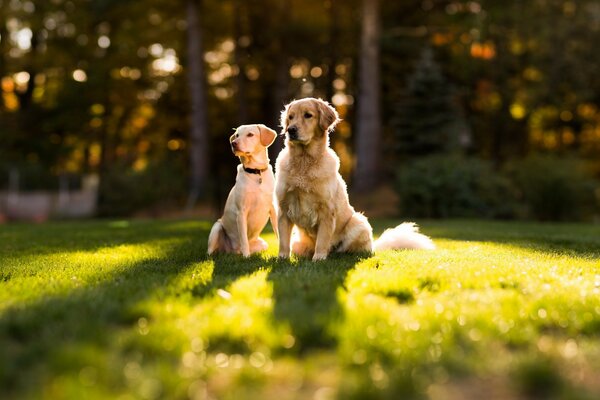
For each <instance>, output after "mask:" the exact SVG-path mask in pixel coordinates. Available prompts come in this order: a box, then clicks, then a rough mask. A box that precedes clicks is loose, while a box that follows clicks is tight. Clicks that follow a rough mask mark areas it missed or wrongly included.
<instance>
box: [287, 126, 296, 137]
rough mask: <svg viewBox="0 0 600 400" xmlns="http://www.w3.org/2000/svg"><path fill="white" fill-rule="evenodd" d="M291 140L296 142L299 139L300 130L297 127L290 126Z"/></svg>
mask: <svg viewBox="0 0 600 400" xmlns="http://www.w3.org/2000/svg"><path fill="white" fill-rule="evenodd" d="M287 132H288V135H289V136H290V139H292V140H296V139H298V128H297V127H295V126H290V127H289V128H288V130H287Z"/></svg>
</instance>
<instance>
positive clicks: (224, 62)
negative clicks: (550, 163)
mask: <svg viewBox="0 0 600 400" xmlns="http://www.w3.org/2000/svg"><path fill="white" fill-rule="evenodd" d="M198 4H199V7H200V13H199V14H200V17H201V23H202V26H203V29H202V33H203V38H204V39H205V40H204V42H205V43H204V45H205V46H204V47H205V54H204V61H205V67H206V68H205V71H206V77H205V78H206V81H207V84H208V85H207V95H208V102H207V105H206V107H207V110H206V111H207V114H208V120H209V121H208V123H209V132H210V138H209V143H208V144H207V147H208V154H209V158H210V160H209V161H210V162H209V165H210V169H211V170H216V169H222V168H223V169H225V167H227V166H224V165H217V164H225V162H223V161H222V160H224V159H225V158H224V157H222V155H223V153H227V151H228V149H227V143H226V142H225V140H226V138H227V136H228V135H227V133H228V132H230V130H231V128H233V127H235V126H236V125H238V124H241V123H253V122H264V123H267V125H270V126H271V127H273V128H276V126H277V117H278V114H279V111H280V110H281V108H282V106H283V104H285V103H286V102H287V101H289V100H290V99H292V98H297V97H303V96H309V95H312V96H318V97H324V98H327V99H328V100H330V101H333V102H334V103H335V104H336V106H337V108H338V111H339V112H340V114H341V115H342V118H343V120H344V121H343V123H342V124H340V125H339V126H338V128H337V129H336V134H335V135H333V137H332V140H333V145H334V147H335V149H336V151H338V152H339V153H340V154H341V161H342V168H343V170H344V173H345V175H346V176H351V175H352V171H351V169H352V168H353V166H354V165H357V163H355V162H354V161H355V157H354V156H355V153H356V151H355V150H356V149H355V148H354V149H353V148H352V143H354V142H355V140H354V139H355V136H356V135H357V134H358V133H357V132H356V130H355V129H354V127H355V126H356V125H357V124H356V117H355V114H356V109H357V108H358V104H359V103H360V102H361V101H362V95H363V93H359V90H358V89H357V84H356V82H357V76H358V74H357V70H358V65H359V63H358V62H357V61H358V59H359V58H360V54H359V51H360V50H359V46H358V44H359V35H360V30H359V29H358V28H359V26H360V24H359V21H360V19H361V15H360V9H361V8H360V7H359V5H360V4H361V0H348V1H339V0H328V1H323V0H305V1H301V2H300V1H297V0H294V1H287V0H260V1H259V0H249V1H241V0H224V1H216V0H204V1H202V2H198ZM380 5H381V13H380V14H381V35H380V41H379V44H380V50H381V57H380V64H381V65H380V67H381V71H382V74H381V76H382V90H381V98H380V103H381V104H382V107H383V109H382V113H381V116H382V118H383V121H382V123H383V126H382V127H381V128H382V133H383V137H382V146H381V147H382V148H381V158H382V159H381V162H380V165H381V166H382V169H383V171H381V172H382V174H381V176H386V174H388V175H389V174H390V173H393V169H394V165H396V163H397V161H398V157H399V156H402V157H406V158H410V156H411V155H420V154H426V153H427V152H429V151H442V152H443V151H446V150H448V148H450V149H454V148H455V147H456V140H457V138H456V135H457V133H455V131H459V133H458V134H459V136H460V139H459V142H460V143H459V146H460V147H462V146H468V147H469V148H468V150H469V152H470V153H471V154H473V155H474V156H477V157H482V158H484V159H491V160H493V161H494V162H495V163H496V165H500V164H502V163H504V162H505V161H506V160H510V159H512V158H515V157H521V156H523V155H525V154H528V153H529V152H530V151H531V150H543V151H547V152H550V153H556V154H562V153H563V152H564V151H569V152H572V153H574V154H576V155H577V156H580V157H582V158H585V159H588V160H594V159H598V152H599V151H600V140H599V139H598V138H599V137H600V136H599V135H598V131H599V129H600V128H599V127H600V111H599V110H600V107H599V105H600V103H599V101H600V100H599V98H598V93H600V80H599V79H598V74H597V73H596V71H598V70H599V69H600V53H599V52H597V51H595V50H596V43H598V42H600V23H599V22H598V21H600V19H599V18H598V15H600V14H599V13H600V9H599V8H598V7H599V6H598V4H597V1H595V0H581V1H578V2H574V1H567V0H543V1H542V0H540V1H530V2H524V1H514V0H513V1H507V2H498V1H491V0H480V1H466V0H465V1H451V2H450V1H430V0H424V1H418V2H380ZM264 10H269V12H264ZM186 12H187V11H186V2H167V1H166V0H143V1H141V0H140V1H116V0H102V1H92V2H90V1H87V0H71V1H59V0H56V1H45V2H42V1H37V2H36V1H7V0H5V1H0V81H1V82H0V86H1V89H0V169H2V170H9V169H11V168H14V167H15V166H18V167H19V168H23V169H24V170H33V169H37V170H41V171H45V172H48V173H49V174H50V175H51V176H59V175H62V174H64V173H77V174H87V173H100V175H101V179H103V178H104V177H103V176H102V174H103V173H104V171H105V170H107V169H108V168H107V167H110V166H111V165H116V164H119V165H123V168H124V170H123V173H124V174H128V173H132V174H134V173H135V171H136V170H139V168H140V167H139V166H140V165H144V164H148V165H150V164H152V163H154V162H158V161H156V160H168V161H167V162H168V163H172V164H173V165H171V167H170V168H171V170H177V171H178V168H179V165H184V164H185V163H186V162H187V161H188V158H187V157H188V156H187V154H188V153H189V151H190V148H191V147H192V146H190V145H191V144H192V143H191V140H190V137H189V134H188V132H189V119H188V118H186V116H187V115H188V114H189V110H190V104H189V98H188V97H189V96H188V92H189V90H188V83H187V79H186V78H187V73H188V71H187V69H186V67H185V66H186V65H187V61H188V60H189V57H190V55H188V54H187V48H186V41H187V39H186V35H187V28H188V27H187V25H186ZM426 48H427V49H431V51H432V55H433V58H434V59H435V60H436V63H437V64H439V71H437V68H433V69H430V70H428V72H427V68H425V69H424V67H426V65H425V64H426V63H425V64H423V63H422V62H421V63H419V60H420V59H421V57H422V54H423V49H426ZM416 65H419V66H418V67H417V70H416V72H417V73H416V74H415V66H416ZM425 72H427V73H425ZM439 77H444V80H442V81H440V80H439V79H438V78H439ZM428 82H429V83H428ZM436 82H437V83H436ZM432 83H434V85H433V86H432V85H431V84H432ZM450 89H451V90H450ZM448 97H451V98H452V101H451V102H449V101H448ZM429 103H431V104H429ZM450 103H452V104H450ZM451 105H452V106H454V107H455V108H456V110H452V107H451ZM456 115H459V116H460V118H459V119H460V120H462V122H461V123H460V124H459V125H455V126H452V128H451V129H443V128H442V127H443V126H444V125H446V124H447V123H449V122H450V120H451V119H454V118H456ZM446 134H448V137H446V136H445V135H446ZM403 135H406V137H404V136H403ZM429 138H431V140H429ZM398 139H399V140H398ZM422 139H427V140H425V141H424V142H421V140H422ZM446 139H447V140H446ZM463 139H465V140H463ZM398 144H400V145H401V148H400V149H399V150H400V151H399V152H398V151H396V146H397V145H398ZM278 146H280V142H278V143H277V144H276V146H274V147H273V151H274V152H276V150H277V148H278ZM165 154H169V155H170V156H168V157H167V156H165ZM272 158H274V157H272ZM229 166H231V165H229ZM30 167H31V168H30ZM596 174H597V172H596ZM185 175H186V176H189V175H190V173H189V169H188V170H187V171H186V173H185ZM176 178H177V177H176ZM1 179H3V178H0V180H1ZM211 179H212V181H213V182H211V183H212V184H211V185H209V187H214V188H215V192H221V191H226V190H228V189H229V188H230V187H231V184H232V183H233V179H234V173H233V171H231V172H227V173H219V174H215V175H214V176H211ZM40 180H42V179H40ZM44 180H45V179H44ZM173 194H175V192H174V193H173ZM209 197H214V198H218V197H219V196H218V195H216V193H213V194H212V195H211V196H209ZM178 200H179V199H173V201H178ZM105 211H107V212H108V210H105Z"/></svg>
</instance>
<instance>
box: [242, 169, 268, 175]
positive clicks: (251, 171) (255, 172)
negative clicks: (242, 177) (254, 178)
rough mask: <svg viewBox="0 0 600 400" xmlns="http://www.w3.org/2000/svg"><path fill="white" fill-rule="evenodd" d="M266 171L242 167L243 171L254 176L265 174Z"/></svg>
mask: <svg viewBox="0 0 600 400" xmlns="http://www.w3.org/2000/svg"><path fill="white" fill-rule="evenodd" d="M266 170H267V168H263V169H257V168H246V167H244V171H246V172H247V173H249V174H256V175H260V174H261V173H262V172H265V171H266Z"/></svg>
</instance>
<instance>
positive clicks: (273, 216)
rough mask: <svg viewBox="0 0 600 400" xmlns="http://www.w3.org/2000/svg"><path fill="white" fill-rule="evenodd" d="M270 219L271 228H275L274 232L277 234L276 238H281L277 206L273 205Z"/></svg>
mask: <svg viewBox="0 0 600 400" xmlns="http://www.w3.org/2000/svg"><path fill="white" fill-rule="evenodd" d="M269 219H270V220H271V228H273V232H275V236H277V237H278V238H279V228H278V227H277V225H278V224H277V212H276V211H275V206H273V205H272V204H271V209H270V210H269Z"/></svg>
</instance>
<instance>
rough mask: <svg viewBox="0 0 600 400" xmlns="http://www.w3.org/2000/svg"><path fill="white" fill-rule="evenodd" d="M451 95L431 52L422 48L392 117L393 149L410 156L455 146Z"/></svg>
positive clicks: (455, 116) (457, 120)
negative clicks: (419, 57)
mask: <svg viewBox="0 0 600 400" xmlns="http://www.w3.org/2000/svg"><path fill="white" fill-rule="evenodd" d="M452 97H453V89H452V87H451V85H450V83H449V82H448V81H447V80H446V79H445V77H444V76H443V74H442V71H441V69H440V66H439V65H438V64H437V63H436V62H435V60H434V59H433V52H432V51H431V49H429V48H427V49H425V50H424V51H423V52H422V55H421V59H420V60H419V62H418V63H417V66H416V69H415V72H414V73H413V74H412V75H411V76H409V78H408V84H407V90H406V92H405V94H404V96H402V99H401V100H400V102H399V105H398V107H397V116H396V118H395V119H394V121H393V125H394V130H395V134H396V146H397V148H396V151H397V153H399V154H400V155H401V156H403V157H412V156H423V155H429V154H434V153H444V152H451V151H455V150H457V148H458V142H459V138H458V136H459V127H460V118H459V115H458V110H457V108H456V106H455V105H454V103H453V98H452Z"/></svg>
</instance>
